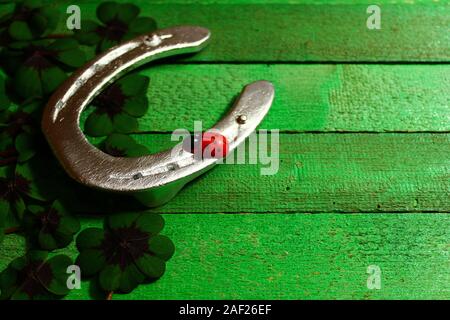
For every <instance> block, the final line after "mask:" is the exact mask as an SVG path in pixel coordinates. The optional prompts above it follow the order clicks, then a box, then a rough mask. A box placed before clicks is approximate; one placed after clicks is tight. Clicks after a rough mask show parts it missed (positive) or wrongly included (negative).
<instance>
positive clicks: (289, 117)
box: [84, 64, 450, 132]
mask: <svg viewBox="0 0 450 320" xmlns="http://www.w3.org/2000/svg"><path fill="white" fill-rule="evenodd" d="M141 73H142V74H145V75H147V76H149V77H150V79H151V80H150V88H149V90H148V99H149V104H150V109H149V111H148V112H147V114H146V115H145V116H144V118H141V119H140V121H139V123H140V128H139V130H141V131H152V132H168V131H170V132H171V131H173V130H174V129H177V128H186V129H189V130H192V129H193V124H194V121H196V120H197V121H203V126H204V128H210V127H211V126H213V125H214V123H215V122H216V121H218V120H219V119H220V118H221V117H222V115H223V114H224V113H225V112H226V111H227V109H228V108H229V106H230V105H231V104H232V102H233V100H234V98H235V97H236V95H238V94H239V93H240V92H241V90H242V88H243V86H244V85H246V84H248V83H251V82H253V81H256V80H261V79H264V80H269V81H271V82H273V84H274V86H275V90H276V93H275V96H276V97H275V101H274V103H273V106H272V108H271V110H270V112H269V114H268V115H267V117H266V119H265V120H264V122H263V123H262V124H261V126H260V127H261V128H267V129H280V130H281V131H282V132H283V131H290V132H304V131H322V132H335V131H352V132H353V131H370V132H386V131H450V97H449V92H450V65H342V64H340V65H324V64H322V65H291V64H287V65H247V64H244V65H236V64H231V65H222V64H219V65H215V64H214V65H211V64H209V65H178V64H177V65H156V66H155V65H152V64H149V65H147V66H146V68H145V69H144V70H142V72H141ZM85 114H86V113H85ZM84 118H85V116H84Z"/></svg>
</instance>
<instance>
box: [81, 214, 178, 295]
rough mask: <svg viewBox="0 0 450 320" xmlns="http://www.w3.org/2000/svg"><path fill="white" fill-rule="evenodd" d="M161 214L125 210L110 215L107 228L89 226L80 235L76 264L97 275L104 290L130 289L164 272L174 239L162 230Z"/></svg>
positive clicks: (125, 290) (86, 271) (86, 272)
mask: <svg viewBox="0 0 450 320" xmlns="http://www.w3.org/2000/svg"><path fill="white" fill-rule="evenodd" d="M163 227H164V220H163V218H162V217H161V216H160V215H157V214H152V213H146V212H143V213H123V214H116V215H112V216H109V217H108V218H106V220H105V226H104V229H100V228H88V229H85V230H83V231H82V232H81V233H80V234H79V235H78V237H77V241H76V243H77V248H78V250H79V251H80V255H79V256H78V258H77V264H78V265H79V266H80V268H81V271H82V273H83V274H84V275H86V276H94V275H97V276H98V279H99V283H100V286H101V287H102V289H103V290H105V291H120V292H124V293H128V292H131V291H132V290H133V289H134V288H136V287H137V286H138V285H139V284H141V283H143V282H144V281H146V280H148V279H155V278H159V277H161V276H162V275H163V273H164V271H165V267H166V261H167V260H169V259H170V258H171V257H172V255H173V253H174V250H175V248H174V245H173V243H172V241H171V240H170V239H169V238H167V237H165V236H162V235H160V234H159V232H160V231H161V230H162V229H163Z"/></svg>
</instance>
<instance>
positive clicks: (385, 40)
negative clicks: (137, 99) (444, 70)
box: [80, 0, 450, 62]
mask: <svg viewBox="0 0 450 320" xmlns="http://www.w3.org/2000/svg"><path fill="white" fill-rule="evenodd" d="M97 3H98V1H93V0H87V1H83V3H81V4H80V6H81V8H82V12H84V13H85V17H92V16H93V13H94V12H95V10H94V9H95V6H96V4H97ZM134 3H135V4H137V5H140V6H141V7H142V8H143V10H142V12H143V13H144V14H147V15H150V16H151V17H153V18H155V19H156V21H157V22H158V25H159V26H160V27H169V26H173V25H181V24H191V25H192V24H193V25H200V26H204V27H207V28H209V29H210V30H211V32H212V35H213V38H212V43H211V44H210V46H209V47H208V48H207V49H206V50H204V51H203V52H201V53H200V54H198V55H195V56H194V57H193V58H192V59H190V60H191V61H215V62H217V61H223V62H229V61H232V62H233V61H239V62H243V61H259V62H280V61H285V62H286V61H289V62H297V61H448V60H449V57H450V34H449V32H448V26H449V24H450V6H449V5H448V4H447V3H443V4H441V3H427V4H414V5H413V4H385V5H382V13H381V14H382V22H381V23H382V26H381V30H369V29H368V28H367V26H366V21H367V18H368V17H369V14H367V13H366V10H367V7H368V4H357V5H351V4H345V5H342V4H335V5H327V4H321V5H320V4H319V5H312V4H280V3H278V4H266V3H263V4H200V5H197V4H171V3H169V4H150V3H149V1H147V0H137V1H134ZM370 4H372V3H370Z"/></svg>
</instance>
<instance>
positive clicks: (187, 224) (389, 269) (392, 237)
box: [0, 213, 450, 299]
mask: <svg viewBox="0 0 450 320" xmlns="http://www.w3.org/2000/svg"><path fill="white" fill-rule="evenodd" d="M165 219H166V228H165V230H163V234H166V235H168V236H169V237H170V238H171V239H173V241H174V242H175V244H176V252H175V255H174V257H173V258H172V259H171V260H170V261H169V263H168V265H167V272H166V274H165V275H164V276H163V277H162V278H161V279H160V280H158V281H156V282H155V283H153V284H150V285H142V286H140V287H138V288H137V289H136V290H135V291H134V292H133V293H132V294H129V295H120V294H115V295H114V298H115V299H448V298H450V291H449V289H448V286H447V285H446V284H448V283H449V281H450V272H449V270H450V269H449V268H448V263H449V260H448V256H449V248H450V247H449V243H450V234H449V232H448V230H449V228H450V216H448V215H444V214H416V215H404V214H395V213H389V214H380V215H376V216H375V215H371V214H357V215H335V214H319V215H308V214H290V215H276V214H269V215H245V214H239V215H237V214H236V215H223V214H216V215H208V214H207V215H201V214H198V215H195V214H191V215H165ZM100 224H101V222H100V221H99V220H91V219H85V220H84V222H83V227H88V226H99V225H100ZM17 242H19V243H20V242H23V241H21V238H20V237H18V236H8V237H7V238H6V239H5V243H6V244H5V245H6V246H7V247H9V248H10V250H13V248H14V247H15V248H18V249H17V251H12V252H14V253H15V254H16V255H20V254H21V253H22V251H23V250H22V246H18V245H17V244H16V243H17ZM12 252H11V251H6V250H0V267H2V268H3V267H4V266H6V264H7V262H8V261H9V259H10V258H11V256H12V254H11V253H12ZM62 252H63V253H66V254H69V255H70V256H72V257H76V255H77V253H76V250H75V248H74V247H73V246H71V247H69V248H68V249H65V250H63V251H62ZM369 265H377V266H379V267H380V268H381V290H369V289H368V288H367V285H366V283H367V278H368V274H367V267H368V266H369ZM68 298H69V299H88V298H90V294H89V283H88V282H83V284H82V289H81V290H73V291H72V292H71V293H70V294H69V296H68Z"/></svg>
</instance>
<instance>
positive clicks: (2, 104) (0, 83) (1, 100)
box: [0, 74, 11, 111]
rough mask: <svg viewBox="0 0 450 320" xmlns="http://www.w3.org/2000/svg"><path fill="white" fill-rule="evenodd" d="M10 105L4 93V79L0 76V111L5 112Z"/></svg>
mask: <svg viewBox="0 0 450 320" xmlns="http://www.w3.org/2000/svg"><path fill="white" fill-rule="evenodd" d="M10 105H11V101H10V100H9V97H8V95H7V93H6V88H5V79H4V77H3V75H1V74H0V111H4V110H7V109H8V108H9V106H10Z"/></svg>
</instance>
